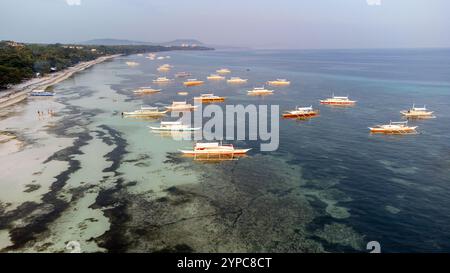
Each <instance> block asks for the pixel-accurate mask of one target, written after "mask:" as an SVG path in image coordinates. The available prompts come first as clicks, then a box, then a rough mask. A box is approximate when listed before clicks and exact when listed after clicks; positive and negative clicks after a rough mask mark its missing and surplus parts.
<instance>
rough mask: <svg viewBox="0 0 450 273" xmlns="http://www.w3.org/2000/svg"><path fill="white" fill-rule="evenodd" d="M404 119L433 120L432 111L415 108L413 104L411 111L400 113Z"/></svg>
mask: <svg viewBox="0 0 450 273" xmlns="http://www.w3.org/2000/svg"><path fill="white" fill-rule="evenodd" d="M400 113H401V114H402V115H403V116H404V117H406V118H434V117H435V116H433V111H428V109H427V108H426V106H425V105H424V106H423V107H416V106H415V105H414V104H413V106H412V108H411V109H409V110H403V111H400Z"/></svg>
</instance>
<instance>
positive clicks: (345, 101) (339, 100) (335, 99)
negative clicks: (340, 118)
mask: <svg viewBox="0 0 450 273" xmlns="http://www.w3.org/2000/svg"><path fill="white" fill-rule="evenodd" d="M320 104H328V105H335V106H353V105H355V104H356V101H355V100H350V99H349V98H348V96H346V97H343V96H341V97H340V96H335V95H334V94H333V96H332V97H331V98H327V99H324V100H320Z"/></svg>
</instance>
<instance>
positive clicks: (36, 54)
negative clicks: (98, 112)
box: [0, 41, 211, 92]
mask: <svg viewBox="0 0 450 273" xmlns="http://www.w3.org/2000/svg"><path fill="white" fill-rule="evenodd" d="M210 49H211V48H208V47H202V46H190V47H186V46H159V45H117V46H105V45H76V44H70V45H69V44H28V43H18V42H14V41H0V92H1V91H3V90H5V89H7V88H9V87H11V86H12V85H14V84H19V83H22V82H24V81H26V80H30V79H33V78H39V77H43V76H45V75H48V74H50V73H54V72H57V71H61V70H63V69H66V68H68V67H72V66H75V65H77V64H79V63H81V62H88V61H93V60H96V59H98V58H99V57H102V56H111V55H117V54H120V55H129V54H138V53H146V52H160V51H171V50H210Z"/></svg>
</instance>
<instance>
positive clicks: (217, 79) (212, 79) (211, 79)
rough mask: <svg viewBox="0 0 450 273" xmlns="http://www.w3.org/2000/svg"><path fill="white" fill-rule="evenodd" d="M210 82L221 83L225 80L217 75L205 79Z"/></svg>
mask: <svg viewBox="0 0 450 273" xmlns="http://www.w3.org/2000/svg"><path fill="white" fill-rule="evenodd" d="M206 78H207V79H208V80H210V81H222V80H225V77H224V76H220V75H218V74H211V75H209V76H208V77H206Z"/></svg>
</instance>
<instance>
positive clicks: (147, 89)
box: [133, 87, 161, 94]
mask: <svg viewBox="0 0 450 273" xmlns="http://www.w3.org/2000/svg"><path fill="white" fill-rule="evenodd" d="M159 92H161V89H153V88H151V87H141V88H139V89H137V90H134V91H133V93H135V94H153V93H159Z"/></svg>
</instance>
